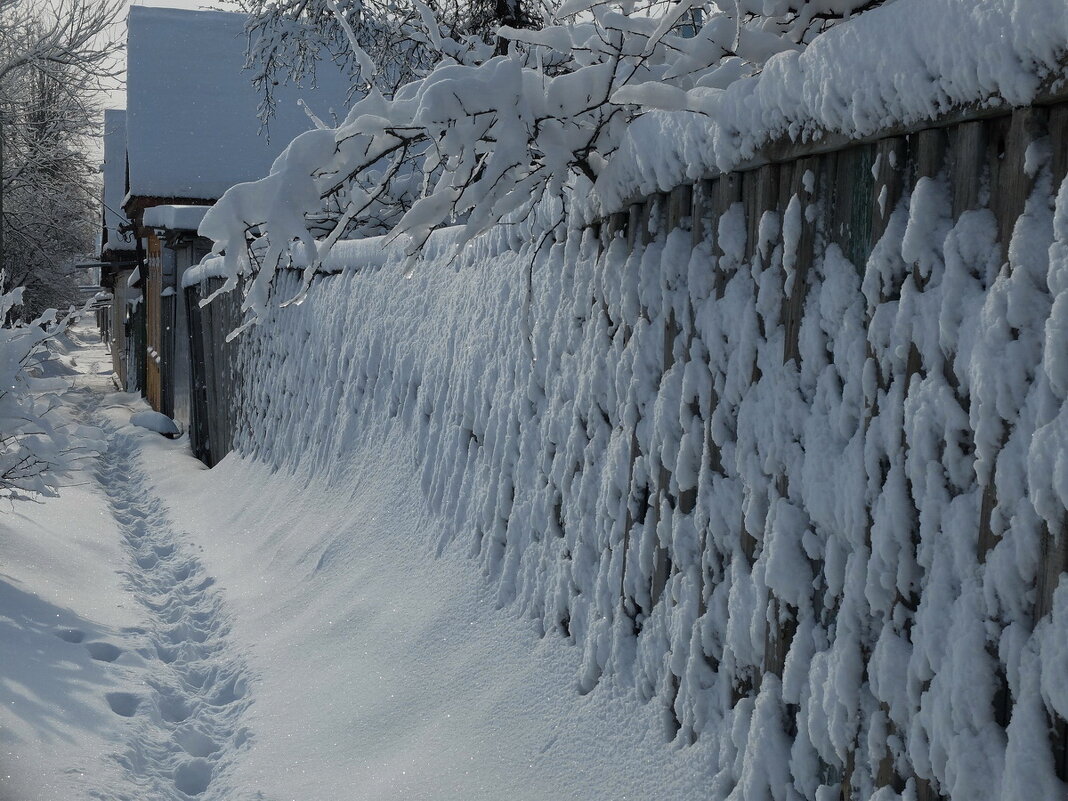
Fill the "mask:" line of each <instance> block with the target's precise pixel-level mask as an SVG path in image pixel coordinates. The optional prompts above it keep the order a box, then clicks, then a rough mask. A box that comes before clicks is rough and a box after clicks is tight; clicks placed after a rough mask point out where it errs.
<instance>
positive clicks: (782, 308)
mask: <svg viewBox="0 0 1068 801" xmlns="http://www.w3.org/2000/svg"><path fill="white" fill-rule="evenodd" d="M1063 101H1064V98H1063V97H1062V96H1057V95H1054V94H1049V95H1047V96H1046V97H1045V99H1044V100H1042V101H1041V102H1039V103H1038V104H1036V105H1035V106H1033V107H1029V108H1022V109H1015V110H1008V109H1001V110H999V109H996V108H984V109H977V108H973V109H970V110H966V111H965V112H962V113H959V114H957V115H955V116H954V117H952V118H949V117H947V118H944V119H942V120H938V121H930V122H929V123H928V124H927V125H926V126H925V127H923V126H917V127H916V128H914V129H911V130H895V131H889V132H885V135H881V136H878V137H873V138H872V139H870V140H866V141H863V142H853V141H846V142H843V141H835V140H833V139H832V138H828V139H826V140H824V141H823V142H822V144H819V145H812V144H809V145H794V144H791V143H783V144H781V145H777V146H773V147H769V148H767V149H766V150H765V151H764V152H762V154H761V158H760V159H758V160H756V161H754V162H752V163H751V164H749V165H747V167H746V168H744V169H740V170H738V171H736V172H731V173H729V174H725V175H719V176H715V177H712V178H709V179H708V180H703V181H699V182H697V183H695V184H693V185H692V186H682V187H679V188H677V189H675V190H673V191H671V192H669V193H665V194H660V195H655V196H651V197H646V198H641V199H638V200H636V201H635V202H633V203H632V204H630V205H629V206H628V207H627V208H625V209H623V210H620V211H619V212H617V213H614V214H612V215H610V216H609V217H607V218H606V219H604V220H602V221H601V222H600V223H599V224H598V225H596V226H594V228H593V229H589V230H587V231H585V232H575V233H574V234H573V235H572V236H571V237H569V240H568V242H566V243H564V244H561V245H558V246H557V247H556V248H553V249H551V252H549V253H548V255H545V254H544V253H542V254H540V255H538V256H536V257H535V256H534V255H532V254H533V252H534V248H533V246H522V247H518V246H517V245H516V244H515V243H514V242H510V241H509V234H507V233H501V234H500V235H499V236H497V237H496V238H494V237H490V238H489V239H491V240H493V241H488V242H487V243H483V244H481V245H477V246H472V250H473V251H474V252H473V253H468V255H467V256H465V257H461V261H460V269H459V270H458V271H456V270H454V269H453V268H452V266H450V265H449V264H448V263H446V262H445V261H444V260H438V261H435V257H433V256H431V257H429V258H428V260H427V262H426V264H425V265H424V266H422V267H421V268H420V269H419V270H417V271H416V273H415V275H414V276H413V277H412V279H411V280H408V281H404V280H401V279H400V272H401V270H402V268H401V267H400V266H399V260H398V264H397V265H394V269H388V267H389V265H388V264H387V265H386V268H383V267H382V266H381V265H378V266H376V267H374V268H371V267H368V266H366V265H365V264H361V263H360V259H361V258H362V257H361V256H358V255H356V256H353V260H352V264H351V267H352V269H351V270H347V271H344V272H343V273H342V274H341V275H338V276H325V277H323V278H322V279H321V280H320V281H319V282H318V283H317V285H316V286H315V287H313V289H312V291H311V293H310V294H309V296H308V299H307V300H306V302H305V303H304V304H302V305H301V306H296V307H291V308H288V309H284V310H279V311H277V312H276V313H275V315H274V317H273V318H272V319H271V320H269V321H268V322H266V323H264V324H263V325H261V326H257V327H256V328H254V329H252V330H251V331H250V332H249V333H248V334H247V335H245V336H243V337H242V339H241V340H239V343H240V344H239V345H238V347H237V348H231V349H230V350H227V348H228V347H229V346H226V345H225V344H224V343H223V338H224V337H225V334H226V333H227V332H228V331H229V330H231V328H232V327H233V325H234V323H235V321H236V314H235V311H236V308H235V307H234V306H233V304H232V303H231V302H230V301H225V302H226V303H227V304H228V305H226V306H225V307H216V306H214V305H209V306H207V307H206V308H205V309H204V310H203V311H201V312H199V314H200V315H201V319H200V320H199V322H197V321H194V324H193V325H191V330H192V331H194V332H196V331H200V332H201V337H202V339H201V340H200V343H201V344H200V347H201V348H202V353H203V354H204V358H203V361H201V362H200V364H199V365H198V367H197V373H196V376H197V378H196V380H195V385H196V386H197V387H198V388H199V387H203V395H202V396H201V404H202V406H201V408H203V409H204V413H203V415H202V416H201V417H199V418H197V419H199V420H202V421H204V422H203V423H196V424H195V425H199V426H201V429H202V430H201V433H200V434H199V435H198V436H199V437H200V438H201V439H200V441H201V442H208V443H210V445H209V448H208V450H209V452H210V454H211V457H210V460H209V461H214V460H217V459H218V458H219V457H220V455H221V453H222V452H223V451H224V449H228V448H229V447H230V445H231V443H232V442H236V445H237V447H238V448H239V449H241V450H242V451H244V452H246V453H249V454H253V455H256V456H258V457H259V458H263V459H267V460H270V461H273V462H275V463H276V464H277V465H279V466H280V467H284V468H287V469H293V470H305V471H306V472H307V474H308V475H312V474H314V475H317V476H319V477H320V478H321V480H342V479H343V475H344V463H345V460H346V459H347V458H368V454H369V453H373V452H374V449H375V448H382V447H383V446H385V445H386V444H387V443H388V447H390V448H396V447H397V445H398V443H399V442H406V443H408V444H409V447H410V450H411V458H412V460H413V461H412V464H413V473H414V474H417V475H419V476H421V481H420V482H419V485H420V486H418V487H413V495H415V496H417V500H415V501H413V502H419V503H422V504H423V505H425V506H426V507H427V508H428V509H429V510H430V511H431V512H432V513H433V514H434V515H435V516H436V518H435V519H437V520H439V521H440V523H441V527H442V533H441V535H440V536H441V542H442V543H443V546H442V547H444V544H446V543H448V542H451V541H453V540H463V541H465V542H467V543H469V547H470V549H471V552H472V553H473V554H477V555H478V558H480V559H481V560H482V561H483V563H484V564H485V567H486V570H487V572H488V574H489V575H490V576H492V577H493V578H494V580H496V581H498V582H499V587H500V590H499V596H500V600H501V602H502V603H515V604H516V605H517V606H518V607H519V608H520V609H522V611H523V613H524V614H526V615H529V616H531V617H533V618H535V619H537V620H538V621H539V622H540V625H541V627H542V628H543V630H544V631H545V632H546V633H549V632H559V633H560V634H562V635H564V636H567V637H569V638H571V639H573V640H574V641H575V642H576V643H577V644H579V645H580V646H581V647H582V648H583V650H584V661H583V666H582V670H581V674H580V676H579V678H578V685H579V689H580V691H582V692H590V691H592V690H593V689H594V688H595V687H596V685H597V684H598V683H599V682H600V681H601V679H602V677H604V676H613V677H615V679H616V680H622V681H624V682H625V683H630V684H631V685H632V686H634V687H635V688H636V690H637V692H638V694H639V695H640V696H641V697H642V698H643V699H646V700H648V701H650V702H655V703H657V704H659V705H661V707H662V709H663V719H664V722H665V729H664V730H665V734H666V736H667V737H669V738H676V739H678V741H680V742H682V743H688V744H689V743H692V744H695V747H705V748H708V749H709V753H710V758H712V759H715V760H716V765H717V769H718V771H719V774H718V776H717V778H716V782H715V783H714V786H713V787H710V794H711V797H713V798H716V799H722V798H727V797H728V795H730V797H731V798H736V797H738V798H772V799H776V801H780V799H789V798H797V797H801V798H806V799H820V801H826V799H829V798H831V797H839V796H840V797H842V798H869V797H872V794H873V793H874V792H876V790H877V789H878V788H884V789H882V790H880V791H879V792H880V795H879V796H878V798H879V799H880V801H889V799H897V798H905V797H908V798H917V799H934V798H939V797H946V798H953V799H961V800H963V799H974V798H998V799H1002V798H1004V799H1008V798H1021V797H1033V798H1055V797H1061V796H1062V795H1063V793H1064V792H1065V787H1066V785H1065V784H1064V782H1065V781H1066V780H1068V736H1066V728H1065V722H1064V717H1063V716H1064V715H1065V714H1066V713H1068V678H1066V677H1068V644H1066V642H1068V638H1066V634H1068V586H1064V587H1062V588H1061V589H1060V591H1059V592H1058V591H1057V587H1058V583H1059V582H1060V580H1061V578H1062V576H1063V575H1064V572H1065V570H1066V569H1068V556H1066V544H1068V530H1066V526H1068V516H1066V513H1065V502H1066V500H1068V485H1066V479H1065V474H1066V471H1068V465H1066V462H1065V459H1066V457H1065V453H1066V452H1068V405H1066V402H1065V399H1066V397H1068V189H1064V188H1062V184H1063V183H1064V179H1065V175H1066V172H1068V131H1066V126H1068V106H1066V105H1065V104H1064V102H1063ZM1058 192H1059V194H1058ZM516 247H518V249H514V248H516ZM354 252H355V251H354ZM361 252H362V251H361ZM439 261H440V262H441V263H439ZM280 283H281V286H280V289H279V291H280V293H282V295H284V294H285V293H286V292H287V291H295V289H296V286H297V284H298V279H297V278H296V277H295V276H284V277H283V278H282V279H281V280H280ZM190 291H192V292H194V293H195V292H196V289H195V288H194V289H192V290H190ZM189 305H190V308H194V307H195V304H194V303H190V304H189ZM213 308H216V309H217V311H214V312H213V311H211V310H212V309H213ZM194 340H195V341H194V348H196V347H197V344H196V337H195V336H194ZM242 375H243V376H246V378H245V380H244V382H242V380H239V377H240V376H242ZM235 410H236V411H235ZM235 414H236V417H235ZM788 786H789V788H790V790H789V791H788V790H787V787H788ZM906 788H911V790H908V791H907V792H911V793H913V795H908V794H903V795H899V793H906Z"/></svg>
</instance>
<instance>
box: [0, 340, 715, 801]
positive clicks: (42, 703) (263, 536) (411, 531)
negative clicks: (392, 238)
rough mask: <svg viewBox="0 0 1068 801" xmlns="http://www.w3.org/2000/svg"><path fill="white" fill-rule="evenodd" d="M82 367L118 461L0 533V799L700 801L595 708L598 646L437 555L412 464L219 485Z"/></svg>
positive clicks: (690, 758)
mask: <svg viewBox="0 0 1068 801" xmlns="http://www.w3.org/2000/svg"><path fill="white" fill-rule="evenodd" d="M75 337H76V339H78V340H80V341H81V342H82V343H87V341H88V340H90V339H91V338H92V334H91V332H89V331H88V330H87V329H84V328H83V329H80V330H78V331H77V332H76V334H75ZM72 355H73V359H72V361H73V362H74V365H75V368H76V369H79V370H84V371H85V372H84V373H83V374H80V375H78V376H77V377H76V386H75V388H74V389H73V390H72V391H71V392H68V393H67V395H66V396H65V397H66V400H67V402H68V404H69V405H70V409H71V414H72V415H80V416H83V417H88V418H90V419H91V420H93V421H94V422H95V423H96V424H98V425H100V426H101V427H102V428H103V429H104V431H105V433H106V434H107V436H108V440H109V448H108V451H107V453H106V454H105V455H104V456H103V457H101V458H100V459H99V460H95V461H96V464H88V465H85V466H84V468H83V470H82V471H81V472H80V473H79V474H78V475H77V476H75V477H74V479H73V482H72V485H70V486H65V487H64V488H63V490H62V494H61V497H60V498H58V499H54V500H48V501H46V502H44V503H42V504H22V505H19V506H16V507H14V508H13V509H11V510H10V511H5V512H4V513H3V514H4V516H3V517H0V536H2V540H0V548H2V550H0V553H2V554H3V556H2V561H0V582H2V583H0V592H2V593H3V596H2V602H0V627H2V628H3V629H4V630H5V631H4V635H3V636H2V637H0V664H2V665H3V669H2V670H0V700H2V710H0V744H2V745H3V749H2V751H0V758H2V760H3V761H2V763H0V774H2V776H3V783H2V784H0V798H3V799H5V801H6V799H7V798H12V799H23V798H41V799H52V798H54V799H76V798H86V797H90V798H108V799H147V798H151V799H172V798H173V799H182V798H186V797H188V796H194V797H200V798H205V799H211V798H220V799H222V798H225V799H246V798H247V799H291V798H292V799H314V800H315V801H329V799H351V798H361V799H420V798H426V799H452V798H455V799H480V798H481V799H498V798H505V797H508V798H518V799H548V798H553V799H565V798H575V799H599V798H604V799H608V798H613V799H617V798H618V799H623V798H642V799H649V798H678V799H682V798H701V797H704V796H705V795H706V793H705V791H704V789H703V788H704V787H705V786H706V784H707V782H708V780H709V775H710V774H709V772H708V769H709V766H710V764H711V761H712V760H711V759H710V756H709V754H708V752H707V751H706V750H705V749H703V748H701V747H696V748H689V749H674V748H672V747H671V746H670V745H667V744H665V742H664V738H663V735H662V727H661V725H660V723H659V720H658V713H657V712H655V711H654V710H653V708H652V705H649V706H643V705H640V704H638V703H637V702H636V701H635V699H634V698H633V696H632V695H631V694H630V693H629V692H628V691H626V690H621V689H620V688H618V687H617V686H615V685H613V684H612V683H611V682H608V681H606V682H602V684H601V686H599V687H598V688H597V689H596V690H595V691H594V692H592V693H590V694H588V695H586V696H580V695H579V694H578V693H577V692H576V689H575V682H574V676H575V674H576V672H577V669H578V667H579V663H580V659H581V653H580V651H579V649H575V648H571V647H568V646H567V645H565V644H564V642H563V641H562V640H560V639H558V638H551V637H550V638H544V639H542V638H539V637H538V635H537V632H536V631H534V629H533V626H532V624H530V623H529V622H524V621H520V620H517V619H516V616H515V615H514V613H511V612H509V611H508V610H501V609H498V608H497V605H496V603H495V601H494V593H493V592H491V591H490V590H489V588H488V586H487V584H486V582H485V581H484V580H483V579H482V577H481V576H480V574H479V571H478V568H477V566H476V563H475V562H473V561H471V560H470V559H469V558H468V557H467V555H466V554H465V553H464V552H463V551H462V550H460V549H457V548H452V549H446V550H445V551H444V552H443V553H441V554H438V553H437V552H436V548H435V545H434V544H435V543H436V542H437V541H438V536H437V534H438V532H437V531H435V524H434V522H433V521H432V520H431V519H429V518H428V517H427V516H425V515H424V514H423V513H422V512H421V511H420V508H421V504H418V503H414V502H413V497H414V496H415V495H416V490H414V489H413V487H414V486H416V482H417V477H416V476H413V475H411V474H410V472H409V468H408V467H407V464H408V463H407V462H406V460H405V459H403V458H401V457H400V456H398V454H402V453H404V448H403V447H402V443H400V442H395V443H387V447H385V448H383V449H382V450H381V451H380V452H376V453H365V454H353V456H354V461H355V463H357V464H358V465H360V467H359V468H358V470H357V471H356V473H355V474H354V475H353V476H352V482H351V483H350V484H349V485H348V486H349V487H351V491H349V490H346V491H339V490H338V489H337V487H336V485H335V486H332V487H327V486H325V485H323V484H321V483H317V482H316V481H314V480H311V481H309V480H308V479H307V478H306V477H304V476H300V475H295V474H290V473H287V474H283V473H276V472H273V471H272V470H271V469H269V468H268V467H267V466H265V465H263V464H260V463H255V462H252V461H248V460H242V459H239V458H237V457H234V456H231V457H228V458H227V459H226V460H225V461H224V462H223V463H222V464H221V465H219V466H218V467H217V468H215V469H214V470H211V471H207V470H205V469H204V468H203V466H202V465H200V464H199V463H198V462H196V461H194V460H193V459H192V457H191V456H189V455H188V448H187V444H186V441H185V440H184V439H181V440H176V441H170V440H167V439H164V438H163V437H160V436H159V435H158V434H155V433H153V432H150V431H148V430H146V429H143V428H138V427H134V426H131V425H129V419H130V416H131V414H132V413H135V412H138V411H140V410H143V408H144V406H143V404H142V402H141V401H139V400H136V399H135V398H134V397H133V396H130V395H123V394H118V393H111V392H109V391H108V387H107V386H105V385H104V384H103V382H102V381H101V380H100V377H99V375H97V373H98V370H99V369H101V368H102V366H103V365H104V364H105V360H106V354H104V353H103V352H102V351H101V349H100V348H99V346H91V345H88V344H85V346H84V349H83V352H82V353H81V354H78V353H74V354H72ZM143 469H146V470H145V472H142V470H143ZM102 485H103V486H102ZM105 488H106V489H105Z"/></svg>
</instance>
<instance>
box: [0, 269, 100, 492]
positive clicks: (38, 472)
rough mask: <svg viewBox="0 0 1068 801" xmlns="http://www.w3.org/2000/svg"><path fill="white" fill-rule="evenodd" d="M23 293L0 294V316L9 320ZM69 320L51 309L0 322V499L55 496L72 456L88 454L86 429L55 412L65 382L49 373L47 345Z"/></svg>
mask: <svg viewBox="0 0 1068 801" xmlns="http://www.w3.org/2000/svg"><path fill="white" fill-rule="evenodd" d="M22 292H23V290H22V289H21V288H19V289H15V290H13V291H11V292H5V293H4V294H2V295H0V319H4V320H7V319H9V317H10V313H11V311H12V309H14V308H15V307H17V306H18V305H19V304H20V303H21V302H22ZM73 319H75V317H74V314H73V313H69V314H67V315H65V316H63V317H62V319H60V318H59V317H58V315H57V314H56V311H55V310H54V309H51V310H49V311H47V312H45V313H44V314H42V315H41V316H40V317H38V318H37V319H35V320H33V321H32V322H31V323H28V324H25V323H16V324H10V323H9V324H6V325H3V326H0V497H5V498H12V497H13V498H33V497H35V496H41V495H46V496H47V495H54V494H55V492H56V488H57V479H58V477H59V476H60V475H61V474H62V473H63V471H64V470H65V469H66V468H67V467H69V466H70V464H71V460H72V459H75V458H77V457H78V456H80V455H85V454H86V453H87V452H88V451H87V450H86V448H87V447H89V446H90V443H89V442H88V441H87V440H86V439H85V438H84V436H83V434H84V433H85V432H84V431H83V430H82V429H81V428H80V427H78V426H77V425H75V424H74V423H73V422H72V421H71V420H70V419H68V418H66V417H64V416H61V415H60V414H59V413H58V408H57V407H58V398H57V391H58V390H61V389H64V388H66V387H67V386H68V385H69V381H67V380H66V379H64V378H58V377H49V376H48V375H47V374H48V373H49V372H51V371H50V370H48V369H47V366H46V365H47V362H48V361H49V360H50V353H49V350H48V345H47V343H48V342H49V340H52V339H54V338H55V337H57V336H59V335H61V334H62V333H63V332H64V331H66V329H67V327H68V326H69V324H70V323H71V322H72V321H73Z"/></svg>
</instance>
